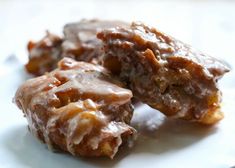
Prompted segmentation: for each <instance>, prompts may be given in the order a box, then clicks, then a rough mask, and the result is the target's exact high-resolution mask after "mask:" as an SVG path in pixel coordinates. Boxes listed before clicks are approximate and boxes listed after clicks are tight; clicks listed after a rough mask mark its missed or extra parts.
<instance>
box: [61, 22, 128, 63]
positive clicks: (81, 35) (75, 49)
mask: <svg viewBox="0 0 235 168" xmlns="http://www.w3.org/2000/svg"><path fill="white" fill-rule="evenodd" d="M127 25H128V24H127V23H125V22H122V21H106V20H96V19H94V20H85V19H84V20H81V21H80V22H75V23H69V24H66V25H65V26H64V31H63V32H64V42H63V44H62V49H63V56H66V57H71V58H74V59H75V60H77V61H85V62H92V63H101V62H102V56H103V50H102V49H101V48H102V41H101V40H99V39H98V38H97V37H96V34H97V32H98V31H100V30H102V29H106V28H112V27H119V26H122V27H123V26H127Z"/></svg>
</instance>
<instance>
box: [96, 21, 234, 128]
mask: <svg viewBox="0 0 235 168" xmlns="http://www.w3.org/2000/svg"><path fill="white" fill-rule="evenodd" d="M97 37H98V38H100V39H101V40H103V43H104V50H105V52H106V55H105V58H104V66H105V67H106V68H108V69H109V70H110V71H112V72H113V74H116V75H117V76H118V77H119V78H120V80H121V81H123V82H125V83H127V84H128V87H129V88H130V89H131V90H132V92H133V94H134V97H135V98H137V99H138V100H140V101H141V102H143V103H146V104H148V105H149V106H151V107H153V108H155V109H157V110H159V111H161V112H163V113H164V114H165V115H167V116H171V117H174V118H181V119H185V120H190V121H197V122H200V123H203V124H214V123H216V122H217V121H219V120H220V119H222V118H223V113H222V112H221V111H220V102H221V92H220V90H219V89H218V85H217V81H218V80H219V79H220V78H221V77H222V76H223V75H224V74H225V73H226V72H228V71H229V68H228V67H227V66H226V65H225V64H223V63H222V62H221V61H219V60H217V59H215V58H213V57H211V56H208V55H206V54H203V53H201V52H200V51H197V50H195V49H193V48H192V47H191V46H189V45H187V44H185V43H183V42H181V41H179V40H176V39H175V38H173V37H171V36H168V35H166V34H164V33H162V32H160V31H159V30H157V29H155V28H153V27H149V26H146V25H144V24H142V23H133V24H132V25H131V26H129V27H128V28H126V27H123V28H121V27H117V28H110V29H106V30H103V31H101V32H99V33H98V34H97ZM114 64H116V65H120V66H113V65H114Z"/></svg>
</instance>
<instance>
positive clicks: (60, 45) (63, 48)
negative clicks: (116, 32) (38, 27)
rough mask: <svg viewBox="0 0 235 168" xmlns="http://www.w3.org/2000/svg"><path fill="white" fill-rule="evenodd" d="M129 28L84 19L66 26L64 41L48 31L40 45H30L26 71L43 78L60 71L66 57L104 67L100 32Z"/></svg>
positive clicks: (118, 23) (122, 23) (32, 43)
mask: <svg viewBox="0 0 235 168" xmlns="http://www.w3.org/2000/svg"><path fill="white" fill-rule="evenodd" d="M118 26H127V23H125V22H121V21H102V20H82V21H80V22H76V23H69V24H66V25H65V26H64V31H63V32H64V37H63V38H60V37H58V36H56V35H53V34H51V33H49V32H47V34H46V36H45V37H43V38H42V39H41V40H40V41H38V42H32V41H30V42H29V43H28V52H29V61H28V63H27V64H26V65H25V67H26V70H27V71H28V72H29V73H31V74H33V75H36V76H38V75H43V74H44V73H45V72H50V71H51V70H53V69H55V68H56V65H57V63H58V61H59V60H60V59H61V58H63V57H70V58H73V59H75V60H77V61H85V62H90V63H94V64H101V62H102V59H103V51H102V50H101V47H102V42H101V40H99V39H97V38H96V33H97V31H99V30H102V29H104V28H111V27H118Z"/></svg>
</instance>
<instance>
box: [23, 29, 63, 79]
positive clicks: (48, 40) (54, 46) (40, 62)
mask: <svg viewBox="0 0 235 168" xmlns="http://www.w3.org/2000/svg"><path fill="white" fill-rule="evenodd" d="M62 41H63V40H62V39H61V38H60V37H59V36H57V35H55V34H52V33H50V32H48V31H47V32H46V36H45V37H43V38H42V39H41V40H40V41H38V42H33V41H29V43H28V52H29V61H28V63H27V64H26V65H25V68H26V70H27V71H28V72H29V73H31V74H33V75H36V76H38V75H42V74H44V73H45V72H49V71H51V70H53V69H55V68H56V65H57V62H58V61H59V60H60V58H61V44H62Z"/></svg>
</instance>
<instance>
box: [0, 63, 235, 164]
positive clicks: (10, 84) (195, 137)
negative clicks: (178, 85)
mask: <svg viewBox="0 0 235 168" xmlns="http://www.w3.org/2000/svg"><path fill="white" fill-rule="evenodd" d="M1 69H2V71H1V73H0V79H1V82H0V102H1V106H0V107H1V112H0V163H1V164H0V167H3V168H28V167H32V168H53V167H55V168H64V167H66V168H75V167H76V168H78V167H82V168H87V167H128V168H132V167H133V168H138V167H141V168H142V167H144V168H147V167H160V168H170V167H174V168H177V167H179V168H182V167H189V168H194V167H195V168H199V167H200V168H228V167H232V166H234V165H235V145H234V142H235V112H234V103H235V101H234V100H235V90H234V89H226V88H223V91H224V101H223V107H222V108H223V111H224V112H225V118H224V120H222V121H221V122H220V123H219V124H217V125H216V126H213V127H205V126H199V125H195V124H188V123H186V122H182V121H175V120H166V121H163V120H162V115H161V114H159V113H158V112H156V111H154V110H152V109H150V108H149V107H147V106H140V107H138V108H137V109H136V111H135V114H134V119H133V122H132V123H133V125H134V126H135V127H136V128H138V129H139V130H140V132H142V133H141V134H140V135H139V137H138V140H137V141H136V144H135V146H134V148H133V149H130V150H128V149H123V150H120V151H119V153H118V155H117V156H116V157H115V158H114V159H113V160H110V159H107V158H90V159H84V158H83V159H82V158H76V157H73V156H70V155H68V154H63V153H52V152H51V151H49V150H48V149H47V148H46V146H45V145H44V144H42V143H40V142H39V141H38V140H37V139H36V138H34V137H33V136H32V135H31V134H30V133H29V131H28V129H27V122H26V119H25V118H24V117H23V114H22V112H21V111H20V110H19V109H17V107H16V106H15V105H14V104H13V103H12V98H13V96H14V93H15V90H16V89H17V87H18V86H19V84H20V83H22V82H23V81H24V80H25V79H26V78H27V75H26V74H25V73H24V70H23V68H22V65H20V64H19V63H18V62H17V61H16V60H14V59H13V60H9V61H8V62H7V63H5V64H4V66H1ZM137 121H138V122H137ZM143 132H145V133H144V135H143Z"/></svg>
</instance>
